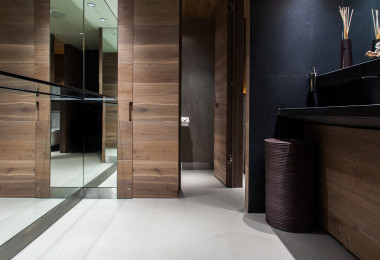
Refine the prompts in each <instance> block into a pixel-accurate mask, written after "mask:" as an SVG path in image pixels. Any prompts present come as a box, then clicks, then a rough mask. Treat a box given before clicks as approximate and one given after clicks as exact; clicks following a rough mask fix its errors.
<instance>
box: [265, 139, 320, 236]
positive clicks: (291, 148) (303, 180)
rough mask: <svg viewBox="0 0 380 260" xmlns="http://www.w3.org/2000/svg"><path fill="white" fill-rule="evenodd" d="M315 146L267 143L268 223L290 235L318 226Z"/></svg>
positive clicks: (285, 141) (279, 142)
mask: <svg viewBox="0 0 380 260" xmlns="http://www.w3.org/2000/svg"><path fill="white" fill-rule="evenodd" d="M315 157H316V152H315V146H314V145H313V143H310V142H306V141H302V140H287V139H282V140H279V139H266V140H265V185H266V186H265V189H266V190H265V196H266V197H265V204H266V220H267V222H268V224H269V225H271V226H272V227H274V228H277V229H280V230H284V231H288V232H309V231H312V230H313V229H314V228H315V226H316V220H317V212H316V206H317V205H316V184H317V183H316V175H315V172H316V170H315Z"/></svg>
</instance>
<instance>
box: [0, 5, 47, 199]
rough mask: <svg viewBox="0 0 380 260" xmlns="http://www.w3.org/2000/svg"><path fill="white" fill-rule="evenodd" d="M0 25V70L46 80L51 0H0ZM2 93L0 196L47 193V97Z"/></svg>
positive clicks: (31, 86)
mask: <svg viewBox="0 0 380 260" xmlns="http://www.w3.org/2000/svg"><path fill="white" fill-rule="evenodd" d="M0 24H1V28H2V30H1V32H0V70H4V71H8V72H12V73H16V74H20V75H24V76H28V77H35V78H39V79H43V80H49V40H50V36H49V1H48V0H26V1H12V0H4V1H1V3H0ZM1 81H2V82H1V84H5V85H7V86H9V87H22V88H26V89H31V90H37V89H41V90H44V91H46V90H47V88H46V87H43V86H39V85H38V84H34V83H27V82H25V81H21V80H12V79H7V80H4V78H2V80H1ZM1 92H2V93H1V99H0V136H1V137H0V147H1V150H0V158H1V160H2V161H1V163H0V165H1V166H0V187H1V189H0V196H7V197H34V196H36V197H48V196H49V156H50V140H49V137H50V127H49V125H50V124H49V120H50V118H49V117H50V113H49V110H50V105H49V99H48V98H46V97H44V96H39V97H38V98H37V99H36V96H35V95H31V94H25V93H19V92H13V93H11V92H9V91H1ZM36 104H38V107H39V110H38V111H37V109H36V108H37V105H36Z"/></svg>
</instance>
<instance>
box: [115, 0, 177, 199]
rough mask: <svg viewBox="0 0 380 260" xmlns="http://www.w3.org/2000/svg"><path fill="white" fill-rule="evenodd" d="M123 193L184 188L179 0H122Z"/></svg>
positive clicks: (168, 193)
mask: <svg viewBox="0 0 380 260" xmlns="http://www.w3.org/2000/svg"><path fill="white" fill-rule="evenodd" d="M119 17H120V18H119V54H118V63H119V83H118V100H119V125H118V126H119V132H118V137H119V139H118V152H119V159H118V173H119V174H118V197H119V198H132V197H140V198H141V197H150V198H160V197H162V198H176V197H178V192H179V69H180V68H179V66H180V62H179V38H180V31H179V19H180V1H178V0H153V1H145V0H134V1H132V0H119Z"/></svg>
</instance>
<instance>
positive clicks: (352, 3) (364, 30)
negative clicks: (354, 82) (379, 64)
mask: <svg viewBox="0 0 380 260" xmlns="http://www.w3.org/2000/svg"><path fill="white" fill-rule="evenodd" d="M342 6H349V7H350V9H354V13H353V16H352V22H351V26H350V32H349V38H350V39H352V62H353V65H355V64H359V63H363V62H366V61H369V60H370V59H369V58H368V57H366V56H365V54H366V52H367V51H369V50H372V44H373V40H375V31H374V26H373V20H372V12H371V10H372V9H374V10H379V11H380V1H379V0H342Z"/></svg>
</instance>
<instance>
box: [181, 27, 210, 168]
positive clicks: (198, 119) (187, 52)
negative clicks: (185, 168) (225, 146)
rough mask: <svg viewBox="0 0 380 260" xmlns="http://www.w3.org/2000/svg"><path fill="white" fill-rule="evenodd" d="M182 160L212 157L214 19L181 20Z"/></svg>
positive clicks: (202, 160)
mask: <svg viewBox="0 0 380 260" xmlns="http://www.w3.org/2000/svg"><path fill="white" fill-rule="evenodd" d="M182 35H183V36H182V94H181V99H182V101H181V102H182V105H181V106H182V116H187V117H190V120H191V123H190V126H189V127H181V139H182V140H181V142H182V143H181V144H182V145H181V153H182V155H181V156H182V158H181V159H182V162H185V163H191V162H196V163H198V162H201V163H205V162H206V163H210V164H211V163H212V162H213V161H214V95H213V93H214V69H215V68H214V50H215V48H214V22H213V21H212V20H184V21H183V23H182Z"/></svg>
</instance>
